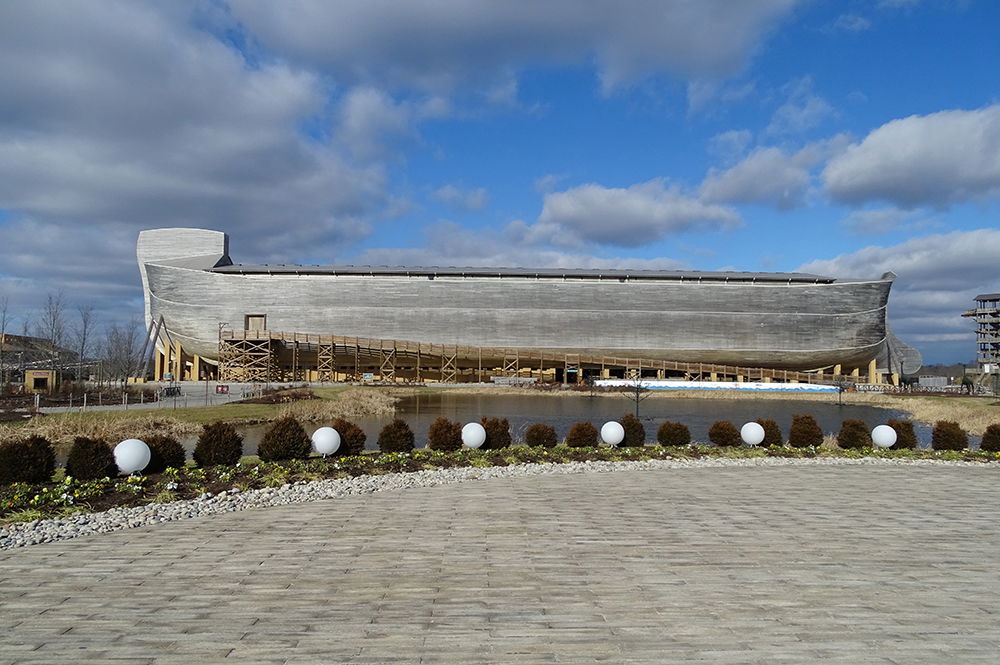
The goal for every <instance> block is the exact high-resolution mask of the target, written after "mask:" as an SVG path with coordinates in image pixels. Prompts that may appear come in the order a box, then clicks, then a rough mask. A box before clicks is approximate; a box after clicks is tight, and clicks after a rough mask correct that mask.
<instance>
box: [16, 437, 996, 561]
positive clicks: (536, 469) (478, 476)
mask: <svg viewBox="0 0 1000 665" xmlns="http://www.w3.org/2000/svg"><path fill="white" fill-rule="evenodd" d="M792 465H811V466H950V467H956V466H958V467H976V468H983V467H986V468H993V469H998V468H1000V462H988V463H982V462H959V461H943V460H907V459H883V458H875V457H868V458H863V459H837V458H805V459H800V458H781V457H758V458H749V459H727V458H701V459H696V460H680V459H678V460H674V459H668V460H647V461H640V462H569V463H566V464H521V465H517V466H498V467H486V468H480V467H462V468H453V469H439V470H435V471H415V472H412V473H391V474H385V475H378V476H359V477H357V478H338V479H330V480H320V481H315V482H298V483H294V484H290V485H284V486H282V487H275V488H265V489H258V490H249V491H246V492H240V491H239V490H236V489H233V490H229V491H226V492H220V493H219V494H216V495H214V496H213V495H211V494H204V495H202V496H200V497H198V498H196V499H189V500H185V501H175V502H172V503H155V504H147V505H145V506H137V507H134V508H113V509H111V510H107V511H104V512H99V513H88V514H81V515H74V516H72V517H68V518H65V519H50V520H37V521H34V522H19V523H14V524H5V525H0V549H13V548H17V547H25V546H28V545H37V544H40V543H51V542H56V541H59V540H67V539H70V538H76V537H77V536H85V535H89V534H94V533H111V532H113V531H120V530H122V529H131V528H134V527H140V526H148V525H151V524H159V523H161V522H171V521H174V520H181V519H187V518H191V517H201V516H205V515H217V514H219V513H230V512H236V511H240V510H249V509H251V508H265V507H270V506H284V505H288V504H292V503H304V502H306V501H319V500H321V499H333V498H337V497H343V496H357V495H361V494H371V493H373V492H385V491H393V490H401V489H408V488H411V487H433V486H436V485H451V484H454V483H462V482H466V481H470V480H486V479H491V478H516V477H522V476H536V475H548V474H567V473H608V472H614V471H643V470H648V469H692V468H719V467H761V466H792Z"/></svg>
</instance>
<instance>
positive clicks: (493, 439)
mask: <svg viewBox="0 0 1000 665" xmlns="http://www.w3.org/2000/svg"><path fill="white" fill-rule="evenodd" d="M482 425H483V429H484V430H486V441H484V442H483V445H482V446H481V447H480V449H481V450H499V449H500V448H507V447H509V446H510V444H511V438H510V423H509V422H507V419H506V418H483V419H482Z"/></svg>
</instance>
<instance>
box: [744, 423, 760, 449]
mask: <svg viewBox="0 0 1000 665" xmlns="http://www.w3.org/2000/svg"><path fill="white" fill-rule="evenodd" d="M740 438H741V439H743V443H745V444H747V445H748V446H759V445H760V444H761V442H762V441H763V440H764V428H763V427H762V426H761V424H760V423H747V424H745V425H744V426H743V427H741V428H740Z"/></svg>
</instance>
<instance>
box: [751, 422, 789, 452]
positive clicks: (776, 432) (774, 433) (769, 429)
mask: <svg viewBox="0 0 1000 665" xmlns="http://www.w3.org/2000/svg"><path fill="white" fill-rule="evenodd" d="M757 424H758V425H760V426H761V427H763V428H764V440H763V441H761V445H764V446H780V445H781V444H782V443H784V439H783V438H782V436H781V428H780V427H778V423H777V422H776V421H775V420H774V418H759V419H758V420H757Z"/></svg>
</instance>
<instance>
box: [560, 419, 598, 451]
mask: <svg viewBox="0 0 1000 665" xmlns="http://www.w3.org/2000/svg"><path fill="white" fill-rule="evenodd" d="M597 436H598V432H597V428H596V427H594V425H593V423H589V422H582V423H576V424H575V425H573V426H572V427H570V428H569V434H567V435H566V445H567V446H570V447H572V448H592V447H594V446H596V445H597Z"/></svg>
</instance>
